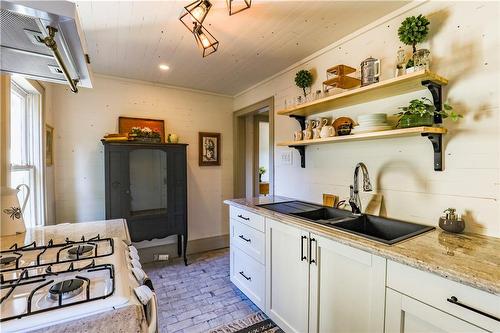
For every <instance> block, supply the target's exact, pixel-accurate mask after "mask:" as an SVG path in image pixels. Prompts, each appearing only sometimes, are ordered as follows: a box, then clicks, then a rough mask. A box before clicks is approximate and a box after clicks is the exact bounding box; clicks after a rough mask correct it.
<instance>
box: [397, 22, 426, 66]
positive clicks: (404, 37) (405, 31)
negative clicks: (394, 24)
mask: <svg viewBox="0 0 500 333" xmlns="http://www.w3.org/2000/svg"><path fill="white" fill-rule="evenodd" d="M429 24H430V22H429V20H428V19H427V18H426V17H425V16H423V15H422V14H420V15H418V16H410V17H407V18H406V19H405V20H404V21H403V22H402V23H401V26H400V27H399V29H398V36H399V40H400V41H401V42H403V43H404V44H406V45H411V47H412V51H413V57H412V58H410V60H408V63H407V65H406V71H407V72H408V73H411V72H413V71H414V70H417V69H424V68H425V69H429V54H430V52H429V50H426V49H421V50H418V51H417V46H416V45H417V44H418V43H421V42H423V41H424V40H425V39H426V38H427V35H428V34H429ZM410 61H411V64H410ZM414 66H415V67H416V68H414V69H412V67H414ZM421 67H422V68H421Z"/></svg>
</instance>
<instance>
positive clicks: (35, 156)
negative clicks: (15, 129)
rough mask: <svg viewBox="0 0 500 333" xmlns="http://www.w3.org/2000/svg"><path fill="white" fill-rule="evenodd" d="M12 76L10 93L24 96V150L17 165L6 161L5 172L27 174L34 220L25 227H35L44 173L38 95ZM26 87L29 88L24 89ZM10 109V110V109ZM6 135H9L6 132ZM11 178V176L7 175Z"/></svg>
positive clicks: (41, 216)
mask: <svg viewBox="0 0 500 333" xmlns="http://www.w3.org/2000/svg"><path fill="white" fill-rule="evenodd" d="M16 81H17V80H15V79H14V78H13V79H12V80H11V94H13V93H15V94H17V95H19V96H20V97H21V98H23V99H24V110H23V112H24V117H23V121H24V122H25V126H26V131H25V133H24V138H23V140H24V142H23V145H24V146H25V147H24V152H22V154H23V156H22V158H21V162H22V163H21V164H13V163H12V161H9V174H10V175H12V173H13V172H19V171H26V172H28V174H29V178H30V183H31V184H32V186H31V187H33V188H30V190H31V193H30V202H28V205H30V207H31V211H32V215H33V216H32V218H33V219H34V222H31V221H30V223H29V224H27V226H29V227H37V226H42V225H44V224H45V204H44V200H45V195H44V186H43V183H44V182H43V180H44V178H43V176H44V171H45V170H44V167H45V165H44V163H43V161H44V158H43V157H44V156H43V151H44V140H43V136H42V134H43V133H44V128H43V126H42V124H43V122H42V119H43V114H42V108H41V107H42V103H41V94H40V93H39V92H38V91H37V90H36V89H35V88H34V87H32V86H31V84H30V83H29V82H28V81H26V80H24V81H20V82H16ZM28 89H29V90H28ZM11 112H12V111H11ZM11 126H12V124H11V123H10V121H9V131H11V130H12V128H11ZM9 136H10V135H9ZM9 146H10V147H9V150H11V147H12V142H10V140H9ZM9 179H11V176H10V177H9Z"/></svg>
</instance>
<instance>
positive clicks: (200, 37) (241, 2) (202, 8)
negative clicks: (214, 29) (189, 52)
mask: <svg viewBox="0 0 500 333" xmlns="http://www.w3.org/2000/svg"><path fill="white" fill-rule="evenodd" d="M226 4H227V9H228V11H229V16H231V15H234V14H236V13H239V12H241V11H242V10H245V9H248V8H250V7H251V6H252V0H226ZM211 8H212V3H211V2H210V1H209V0H196V1H194V2H192V3H190V4H189V5H187V6H186V7H184V9H183V10H182V13H181V16H180V17H179V20H180V21H181V22H182V23H183V24H184V25H185V26H186V28H188V30H189V31H190V32H191V33H192V34H193V35H194V38H195V40H196V44H198V47H199V48H200V49H201V50H202V52H203V58H204V57H206V56H208V55H210V54H212V53H214V52H215V51H217V49H218V48H219V41H218V40H217V39H215V37H214V36H213V35H212V34H211V33H210V32H208V30H207V29H205V27H204V26H203V21H205V18H206V17H207V15H208V12H209V11H210V9H211Z"/></svg>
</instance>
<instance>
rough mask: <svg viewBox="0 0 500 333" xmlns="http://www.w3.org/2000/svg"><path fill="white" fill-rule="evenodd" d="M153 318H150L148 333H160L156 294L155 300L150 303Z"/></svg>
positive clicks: (154, 294)
mask: <svg viewBox="0 0 500 333" xmlns="http://www.w3.org/2000/svg"><path fill="white" fill-rule="evenodd" d="M149 306H150V313H151V318H149V323H148V333H157V332H158V300H157V299H156V293H153V298H151V300H150V301H149Z"/></svg>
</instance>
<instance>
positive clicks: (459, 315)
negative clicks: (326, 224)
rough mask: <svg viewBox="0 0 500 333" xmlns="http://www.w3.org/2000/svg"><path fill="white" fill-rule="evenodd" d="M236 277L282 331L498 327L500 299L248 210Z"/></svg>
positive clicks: (237, 214) (239, 223) (237, 240)
mask: <svg viewBox="0 0 500 333" xmlns="http://www.w3.org/2000/svg"><path fill="white" fill-rule="evenodd" d="M230 252H231V263H230V265H231V268H230V269H231V273H230V275H231V281H232V282H233V283H234V284H235V285H236V286H237V287H238V288H240V289H241V290H242V291H243V293H245V294H246V295H247V296H248V298H249V299H251V300H252V301H253V302H254V303H255V304H256V305H257V306H259V307H260V308H261V309H262V310H264V311H265V313H266V314H267V315H268V316H269V317H270V318H271V319H272V320H274V321H275V322H276V324H278V325H279V326H280V327H281V328H282V329H283V330H284V331H285V332H295V333H337V332H340V333H344V332H345V333H347V332H356V333H358V332H369V333H377V332H379V333H381V332H384V331H385V333H413V332H500V321H499V319H498V318H500V297H499V296H497V295H493V294H490V293H487V292H485V291H482V290H479V289H475V288H472V287H469V286H466V285H463V284H460V283H457V282H454V281H451V280H449V279H446V278H444V277H441V276H438V275H436V274H433V273H429V272H425V271H422V270H419V269H416V268H413V267H410V266H408V265H404V264H400V263H397V262H394V261H392V260H386V259H384V258H382V257H379V256H376V255H373V254H370V253H368V252H365V251H362V250H359V249H356V248H353V247H351V246H347V245H344V244H341V243H339V242H337V241H333V240H331V239H328V238H325V237H323V236H318V235H315V234H313V233H310V232H308V231H305V230H303V229H301V228H298V227H294V226H292V225H289V224H285V223H282V222H279V221H275V220H272V219H269V218H264V217H263V216H259V215H258V214H255V213H252V212H247V211H246V210H244V209H239V208H238V209H237V210H236V209H232V210H231V251H230Z"/></svg>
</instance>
